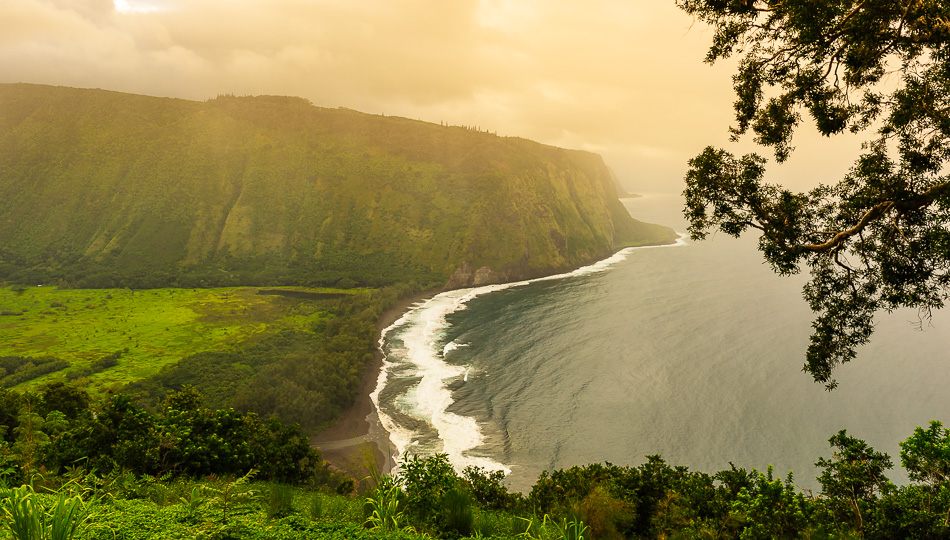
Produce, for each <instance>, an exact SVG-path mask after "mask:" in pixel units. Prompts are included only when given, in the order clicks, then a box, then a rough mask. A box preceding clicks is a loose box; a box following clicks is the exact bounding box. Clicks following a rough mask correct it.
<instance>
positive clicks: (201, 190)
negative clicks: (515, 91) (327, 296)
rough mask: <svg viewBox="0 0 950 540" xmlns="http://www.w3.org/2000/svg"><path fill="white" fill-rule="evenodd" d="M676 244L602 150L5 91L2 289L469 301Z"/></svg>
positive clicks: (378, 119) (254, 105)
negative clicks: (447, 292)
mask: <svg viewBox="0 0 950 540" xmlns="http://www.w3.org/2000/svg"><path fill="white" fill-rule="evenodd" d="M670 234H671V231H669V230H666V229H662V228H656V227H650V226H647V225H646V224H639V223H638V222H636V221H634V220H632V219H631V218H630V216H629V215H627V213H626V211H625V210H624V209H623V207H622V205H621V204H620V203H619V201H618V200H617V196H616V188H615V185H614V183H613V181H612V179H611V175H610V171H609V170H608V169H607V167H606V166H605V165H604V163H603V160H601V158H600V157H599V156H597V155H595V154H590V153H585V152H577V151H568V150H563V149H559V148H554V147H550V146H545V145H541V144H537V143H534V142H531V141H527V140H523V139H517V138H506V137H497V136H494V135H491V134H488V133H482V132H476V131H471V130H467V129H464V128H460V127H444V126H439V125H433V124H428V123H424V122H419V121H413V120H407V119H403V118H391V117H382V116H373V115H367V114H362V113H358V112H355V111H350V110H343V109H323V108H318V107H314V106H312V105H311V104H309V103H308V102H306V101H305V100H302V99H299V98H283V97H253V98H234V97H223V98H218V99H215V100H211V101H208V102H193V101H185V100H174V99H163V98H151V97H145V96H136V95H130V94H120V93H116V92H107V91H101V90H79V89H69V88H54V87H47V86H38V85H21V84H15V85H0V280H7V281H11V280H41V281H55V282H60V283H63V284H69V285H78V286H100V287H102V286H166V285H179V286H198V285H229V284H264V283H273V284H307V285H314V284H333V283H337V282H339V281H341V280H345V281H346V282H347V283H362V284H368V285H377V284H383V283H388V282H394V281H409V280H415V281H419V282H423V283H427V284H434V283H445V282H448V283H449V284H450V285H452V286H465V285H471V284H475V283H488V282H495V281H502V280H508V279H515V278H523V277H532V276H535V275H540V274H543V273H549V272H552V271H557V270H561V269H565V268H569V267H573V266H577V265H579V264H583V263H585V262H588V261H590V260H592V259H595V258H597V257H600V256H603V255H604V254H606V253H609V252H610V251H611V250H612V249H614V248H616V247H618V246H619V245H623V244H630V243H638V242H641V243H656V242H662V241H664V240H666V239H667V238H668V237H669V236H670ZM450 278H451V280H450Z"/></svg>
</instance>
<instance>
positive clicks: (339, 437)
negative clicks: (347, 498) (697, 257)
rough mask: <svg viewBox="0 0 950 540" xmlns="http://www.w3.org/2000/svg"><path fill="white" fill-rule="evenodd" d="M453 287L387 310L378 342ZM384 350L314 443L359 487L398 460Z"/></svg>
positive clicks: (376, 354)
mask: <svg viewBox="0 0 950 540" xmlns="http://www.w3.org/2000/svg"><path fill="white" fill-rule="evenodd" d="M676 243H677V241H676V240H673V241H664V242H655V243H646V244H641V245H638V246H621V247H617V248H615V249H614V250H612V252H611V254H610V255H608V256H607V257H604V258H601V259H597V260H595V261H592V262H589V263H587V264H581V265H577V267H575V268H571V269H567V270H562V271H558V272H552V273H550V274H548V275H545V276H538V277H534V278H529V279H528V280H517V279H516V280H511V281H508V282H506V283H518V282H521V281H530V280H534V279H543V278H545V277H553V276H559V275H564V274H566V273H570V272H571V271H574V270H577V269H579V268H583V267H585V266H589V265H591V264H596V263H597V262H599V261H602V260H605V259H608V258H610V257H611V256H613V255H616V254H617V253H619V252H620V251H623V250H625V249H628V248H631V247H633V248H640V247H659V246H666V245H672V244H676ZM447 290H450V289H441V290H429V291H425V292H422V293H418V294H415V295H413V296H410V297H408V298H404V299H402V300H400V301H399V302H397V303H396V304H395V305H394V306H393V307H391V308H389V309H387V310H386V311H384V312H383V313H382V314H381V315H380V317H379V319H377V321H376V342H377V343H378V342H379V340H380V338H381V335H382V331H383V330H385V329H386V328H388V327H390V326H392V325H393V324H394V323H395V322H396V321H397V320H399V318H400V317H402V316H403V315H404V314H405V313H407V312H408V311H409V310H410V309H411V308H412V307H413V306H414V305H416V304H418V303H420V302H423V301H425V300H428V299H429V298H432V297H433V296H435V295H437V294H439V293H441V292H445V291H447ZM383 360H384V357H383V352H382V350H381V349H380V348H379V347H377V349H376V351H375V352H374V354H373V360H372V362H371V363H370V365H368V366H367V367H366V370H365V371H364V373H363V377H362V379H361V381H360V386H359V389H358V390H357V396H356V400H355V402H354V403H353V405H352V406H350V407H349V408H347V409H345V410H344V411H343V412H342V413H341V414H340V417H339V418H338V419H337V420H336V422H334V423H333V424H332V425H330V427H328V428H327V429H325V430H323V431H321V432H320V433H317V434H316V435H314V436H312V437H311V439H310V443H311V445H313V446H315V447H317V448H318V449H319V450H320V453H321V457H322V458H323V459H324V460H326V461H327V462H329V463H330V464H331V465H332V466H333V467H334V468H336V469H338V470H341V471H345V472H347V473H349V474H350V475H352V476H353V478H354V480H356V481H357V483H358V485H357V487H358V488H363V487H369V486H368V485H367V482H368V481H369V478H371V477H372V475H373V473H374V472H376V473H380V474H389V473H390V472H391V471H392V470H393V468H394V466H395V463H394V461H393V459H392V452H393V449H392V448H391V442H390V439H389V432H388V431H386V429H385V428H384V427H383V426H382V423H381V422H380V419H379V416H378V413H377V410H376V407H375V405H374V404H373V401H372V399H371V397H370V396H371V394H372V393H373V392H374V391H375V390H376V384H377V381H378V379H379V373H380V370H381V369H382V367H383Z"/></svg>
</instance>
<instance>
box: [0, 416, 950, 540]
mask: <svg viewBox="0 0 950 540" xmlns="http://www.w3.org/2000/svg"><path fill="white" fill-rule="evenodd" d="M934 426H936V427H934ZM928 433H931V434H932V435H933V437H931V435H928ZM943 436H945V433H944V432H943V428H942V425H941V424H940V423H939V422H934V423H931V429H930V430H925V429H919V430H917V431H915V433H914V434H913V435H911V437H909V438H908V439H907V440H906V441H904V443H903V444H902V448H904V449H905V450H907V451H909V452H911V453H919V452H922V451H921V450H920V448H921V445H923V447H924V448H926V447H927V446H929V445H930V444H931V443H932V442H934V441H931V439H935V440H936V441H938V442H939V440H940V439H942V437H943ZM830 443H831V445H832V455H831V457H830V458H827V459H826V458H822V459H819V462H818V463H819V466H820V467H821V468H822V469H823V472H822V475H821V476H820V477H819V482H820V483H821V485H822V490H821V493H820V494H818V495H817V496H813V495H811V494H810V492H807V491H805V492H803V491H800V490H799V489H798V488H796V487H795V485H794V484H793V481H792V476H791V474H790V473H789V474H788V475H787V476H786V477H785V478H784V479H781V478H776V477H775V476H774V475H773V471H772V469H771V468H769V469H768V470H767V471H766V472H758V471H755V470H751V471H747V470H745V469H741V468H737V467H735V466H731V467H730V468H729V469H726V470H723V471H720V472H718V473H716V474H715V475H711V476H710V475H708V474H705V473H701V472H693V471H689V470H688V469H686V468H685V467H682V466H670V465H668V464H666V463H665V462H664V461H663V460H662V459H661V458H660V457H659V456H649V457H648V459H647V460H646V461H645V462H644V463H643V464H641V465H639V466H637V467H618V466H614V465H611V464H609V463H608V464H603V465H588V466H584V467H573V468H571V469H567V470H559V471H552V472H549V473H544V474H542V475H541V477H540V478H539V479H538V482H537V484H536V485H535V486H534V487H533V488H532V492H531V494H530V495H529V496H528V498H527V499H526V500H525V501H524V502H523V504H521V503H519V504H513V505H509V506H508V507H507V508H505V509H495V510H489V509H486V508H485V507H483V506H480V505H479V503H478V501H477V499H476V498H475V497H474V496H473V495H472V493H471V492H470V491H469V486H471V485H481V484H482V483H484V482H488V481H489V480H490V479H489V478H488V477H490V476H493V475H491V474H490V473H486V472H484V471H479V470H478V469H474V468H473V469H471V470H469V471H467V472H466V473H465V475H466V476H467V477H468V480H463V479H462V478H460V477H458V476H457V475H456V473H455V472H454V471H453V470H452V469H451V468H450V467H446V460H445V458H444V456H433V457H429V458H421V457H412V458H410V457H408V456H407V457H406V458H404V461H405V462H406V463H407V464H409V465H410V467H409V468H410V470H411V474H410V475H409V476H408V478H407V477H406V476H405V475H403V474H400V475H397V476H396V477H392V476H382V477H381V478H380V482H379V484H378V486H377V488H376V489H375V490H374V491H372V492H370V493H369V494H367V495H366V496H364V497H349V496H341V495H335V494H332V493H330V492H329V491H328V490H327V489H326V486H324V487H323V488H317V489H315V488H314V487H310V486H290V485H279V484H276V483H274V482H268V483H260V482H255V481H253V478H252V476H253V475H254V473H251V474H248V475H215V476H211V477H208V478H194V479H187V478H183V477H179V478H171V477H170V476H166V477H163V478H153V477H148V476H140V475H135V474H131V473H128V472H121V471H114V472H112V473H110V474H108V475H105V476H99V475H96V474H92V473H90V472H87V471H85V470H82V469H70V470H68V471H66V472H65V473H64V475H63V477H59V478H57V477H56V476H55V475H52V476H49V477H47V478H45V479H42V484H43V485H45V486H46V489H48V490H50V491H51V493H49V494H42V493H36V492H34V491H33V488H32V484H27V485H25V486H22V487H17V488H14V489H13V490H5V491H0V505H7V506H6V508H9V504H10V502H11V500H13V498H10V497H9V494H11V493H14V492H15V493H19V494H20V495H18V497H19V499H18V500H23V499H24V498H29V497H32V501H33V502H32V503H31V504H34V506H32V507H29V508H27V507H24V510H23V511H19V510H17V512H20V514H22V515H32V516H34V517H35V518H36V520H40V521H41V520H46V521H43V522H42V523H46V524H50V523H52V521H51V520H52V519H53V516H55V515H60V516H65V517H63V518H62V522H63V523H77V522H78V523H79V525H78V527H79V528H80V529H82V530H83V535H84V537H87V538H112V539H131V538H193V537H203V538H227V537H230V538H355V539H362V538H396V539H403V538H405V539H408V538H458V537H474V538H478V537H486V538H487V537H492V538H499V539H500V538H522V539H523V538H533V539H543V540H562V539H580V538H585V539H586V538H597V539H614V538H721V539H750V538H881V539H890V538H946V537H947V536H948V535H950V527H948V525H947V521H948V517H950V497H948V493H947V490H946V489H945V487H946V486H944V485H943V484H942V483H939V482H938V484H937V485H934V484H932V483H931V482H930V480H925V479H924V477H916V476H915V477H914V478H915V480H914V482H915V483H914V484H911V485H907V486H900V487H898V486H894V485H893V484H891V483H890V482H889V481H888V480H887V478H886V477H884V472H885V471H886V470H887V468H888V467H889V458H888V457H887V456H886V455H885V454H882V453H879V452H876V451H875V450H874V449H873V448H871V447H870V446H868V445H867V443H865V442H864V441H862V440H860V439H857V438H854V437H852V436H850V435H848V434H847V432H845V431H841V432H839V433H837V434H835V435H834V436H833V437H831V439H830ZM923 454H926V452H922V455H923ZM914 463H917V462H914ZM915 466H916V465H915ZM475 475H482V476H483V478H482V479H481V480H479V479H476V478H474V476H475ZM37 491H39V488H37ZM278 492H279V494H278ZM159 493H161V495H160V496H156V495H158V494H159ZM266 493H271V494H278V495H277V497H279V498H280V499H281V501H282V502H278V501H277V500H276V499H275V498H267V497H262V496H261V494H266ZM170 494H177V495H176V496H169V495H170ZM423 494H429V495H430V496H431V497H433V500H434V501H435V502H434V504H430V505H426V503H423V502H422V501H421V500H420V499H421V498H422V496H423ZM58 501H62V503H63V504H62V505H61V508H60V509H59V510H57V507H58V505H60V503H59V502H58ZM410 501H414V502H412V503H411V504H410ZM544 501H546V502H544ZM428 502H431V501H428ZM541 504H546V505H547V508H546V509H542V508H541V506H540V505H541ZM71 505H81V507H80V506H71ZM412 505H415V508H413V506H412ZM30 508H33V509H35V510H36V511H33V510H30ZM422 508H434V511H435V512H436V513H437V514H436V515H435V516H428V515H423V514H422V512H421V511H420V509H422ZM71 509H75V510H76V511H75V512H74V511H73V510H71ZM81 509H84V510H82V511H79V510H81ZM30 512H32V514H31V513H30ZM57 512H59V514H57ZM70 512H72V514H70ZM70 515H71V516H74V517H73V519H72V521H70V520H69V518H68V516H70ZM30 519H31V520H33V518H30ZM57 519H60V518H57ZM36 520H33V521H30V520H27V522H28V523H33V524H34V525H35V521H36ZM8 521H9V520H7V521H5V522H4V523H7V522H8ZM44 526H45V525H44ZM77 530H78V529H77Z"/></svg>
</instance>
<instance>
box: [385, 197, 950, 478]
mask: <svg viewBox="0 0 950 540" xmlns="http://www.w3.org/2000/svg"><path fill="white" fill-rule="evenodd" d="M625 204H626V205H627V207H628V209H629V210H630V212H631V214H632V215H633V216H634V217H636V218H637V219H640V220H642V221H648V222H653V223H660V224H664V225H668V226H672V227H674V228H675V229H676V230H677V231H680V232H681V233H685V231H686V222H685V221H684V219H683V218H682V215H681V208H682V198H681V197H680V196H678V195H650V196H645V197H643V198H638V199H628V200H626V201H625ZM755 246H756V239H755V238H754V237H751V236H750V237H744V238H742V239H740V240H735V239H732V238H730V237H727V236H726V235H723V234H719V235H718V236H716V237H715V238H712V239H711V240H707V241H705V242H699V243H693V242H688V241H684V242H683V243H682V245H677V246H670V247H658V248H641V249H632V250H627V251H625V252H622V253H621V254H619V255H618V256H616V257H614V258H613V259H612V261H608V262H605V263H603V264H600V265H597V266H596V267H595V268H592V269H585V270H582V271H580V272H576V273H574V274H572V275H569V276H566V277H562V278H557V279H545V280H540V281H536V282H532V283H529V284H520V285H513V286H509V287H490V288H483V289H475V290H471V289H470V290H466V291H453V292H451V293H448V294H446V295H440V296H438V297H436V298H435V299H433V300H432V301H430V303H428V304H426V305H424V306H421V307H419V308H417V309H415V310H413V311H412V312H410V313H409V314H407V316H406V317H404V318H403V319H402V320H401V321H400V322H398V323H397V324H396V325H394V326H393V327H391V328H390V329H389V331H388V332H387V333H386V335H385V337H384V350H385V352H386V354H387V367H386V368H384V369H385V372H386V375H385V379H386V380H385V383H384V384H383V385H382V386H381V387H380V388H379V389H378V392H379V394H378V401H379V408H380V411H381V413H382V414H383V415H384V421H386V420H389V421H390V422H391V423H390V424H389V428H390V431H391V433H392V438H393V440H394V442H395V444H396V446H397V448H398V450H399V451H400V452H401V451H405V450H409V451H410V452H413V453H419V454H430V453H434V452H447V453H449V455H450V459H451V461H452V462H453V464H454V465H455V466H456V468H458V469H461V468H462V467H464V466H465V465H468V464H474V465H480V466H487V467H489V468H492V467H497V468H502V467H503V468H505V469H507V470H509V471H510V475H509V483H510V485H511V487H513V488H514V489H518V490H527V489H528V488H530V486H531V485H532V484H533V483H534V482H535V481H536V480H537V477H538V475H539V474H540V473H541V471H543V470H545V469H547V470H552V469H556V468H566V467H570V466H572V465H582V464H587V463H596V462H603V461H610V462H612V463H614V464H617V465H627V464H629V465H638V464H640V463H642V462H643V461H645V458H644V456H645V455H648V454H660V455H662V457H663V458H664V459H665V460H666V461H667V462H669V463H671V464H676V465H685V466H688V467H689V468H690V469H691V470H700V471H704V472H708V473H710V474H711V473H714V472H716V471H719V470H721V469H726V468H728V467H729V462H730V461H731V462H733V463H734V464H735V465H736V466H737V467H745V468H753V467H754V468H757V469H759V470H762V471H764V470H765V469H766V467H767V466H768V465H770V464H771V465H773V466H774V468H775V473H776V475H777V476H782V477H784V475H785V474H786V473H787V472H788V471H789V470H791V471H793V472H794V475H795V482H796V484H798V485H799V486H801V487H806V488H815V487H817V482H816V481H815V476H816V475H817V472H816V469H815V467H814V462H815V461H816V460H817V459H818V457H819V456H829V455H830V449H829V446H828V443H827V440H828V438H829V437H830V436H831V435H833V434H834V433H836V432H837V431H838V430H840V429H847V430H848V432H849V433H850V434H852V435H854V436H856V437H858V438H862V439H864V440H866V441H867V442H868V443H869V444H871V445H872V446H874V447H875V448H876V449H877V450H880V451H885V452H887V453H889V454H890V455H891V457H892V458H893V460H894V462H895V465H896V467H897V471H895V472H893V473H892V474H891V477H892V479H894V480H895V481H900V482H903V481H905V480H906V478H905V477H904V475H903V471H902V470H901V469H900V467H899V464H900V458H899V454H898V451H899V447H898V442H899V441H902V440H904V439H906V438H907V437H908V436H910V434H911V433H912V431H913V429H914V427H916V426H922V425H926V423H927V422H928V421H930V420H931V419H936V420H941V421H943V422H945V423H947V422H950V398H948V394H947V392H946V384H947V381H950V362H948V359H950V358H948V356H950V355H948V351H950V332H948V331H947V329H948V328H950V318H948V317H947V316H945V314H943V313H935V316H934V319H933V322H932V327H925V329H924V331H923V332H921V331H918V330H916V329H915V325H914V322H915V321H917V314H916V312H909V311H904V312H896V313H893V314H890V315H887V314H880V315H879V316H878V317H877V319H876V322H877V330H876V332H875V335H874V336H873V338H872V343H871V344H870V345H868V346H866V347H864V348H862V349H861V350H860V351H859V356H858V359H857V360H856V361H854V362H853V363H851V364H849V365H846V366H844V367H842V368H839V369H838V371H837V372H836V374H835V375H836V378H837V379H838V381H839V383H840V387H839V388H838V389H837V390H835V391H833V392H827V391H825V389H824V387H823V386H822V385H820V384H816V383H814V382H812V380H811V377H810V376H809V375H807V374H805V373H804V372H802V371H801V367H802V364H803V362H804V352H805V349H806V347H807V345H808V336H809V334H810V330H811V326H810V323H811V320H812V313H811V312H810V310H809V309H808V306H807V305H806V303H805V301H804V300H803V299H802V298H801V286H802V284H803V283H804V282H805V277H804V276H793V277H792V278H782V277H779V276H777V275H775V274H773V273H772V271H771V269H770V268H769V267H768V266H766V265H764V264H763V263H762V259H761V257H760V256H759V252H758V251H757V250H756V247H755Z"/></svg>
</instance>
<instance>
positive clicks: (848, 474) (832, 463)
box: [815, 430, 893, 532]
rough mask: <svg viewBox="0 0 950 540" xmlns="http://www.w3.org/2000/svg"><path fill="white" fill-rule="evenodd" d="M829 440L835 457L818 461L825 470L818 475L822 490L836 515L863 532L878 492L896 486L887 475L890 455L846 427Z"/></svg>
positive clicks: (886, 490)
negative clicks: (854, 434) (875, 448)
mask: <svg viewBox="0 0 950 540" xmlns="http://www.w3.org/2000/svg"><path fill="white" fill-rule="evenodd" d="M828 442H829V443H831V446H832V447H833V448H835V451H834V453H833V454H832V458H831V459H830V460H829V459H825V458H820V459H819V460H818V462H817V463H815V465H816V466H817V467H820V468H822V469H824V471H823V472H822V473H821V475H820V476H819V477H818V482H820V483H821V492H822V494H823V495H825V496H826V497H827V498H828V507H829V508H830V509H831V512H832V513H833V515H834V516H835V518H836V519H837V520H840V521H841V522H842V523H847V524H850V525H851V526H852V527H853V528H854V530H855V531H858V532H861V531H863V530H864V528H865V521H866V520H867V516H868V514H869V513H871V512H872V511H873V509H874V507H875V505H876V504H877V499H878V494H880V493H886V492H888V491H890V490H891V489H892V488H893V485H892V484H891V483H890V481H889V480H888V479H887V477H886V476H885V475H884V473H885V471H887V470H888V469H890V468H891V458H890V457H889V456H888V455H887V454H884V453H881V452H877V451H875V450H874V449H873V448H871V447H870V446H868V444H867V443H866V442H864V441H862V440H860V439H856V438H854V437H852V436H850V435H848V434H847V432H846V431H845V430H841V431H839V432H838V433H837V434H835V435H833V436H832V437H831V438H830V439H828Z"/></svg>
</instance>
